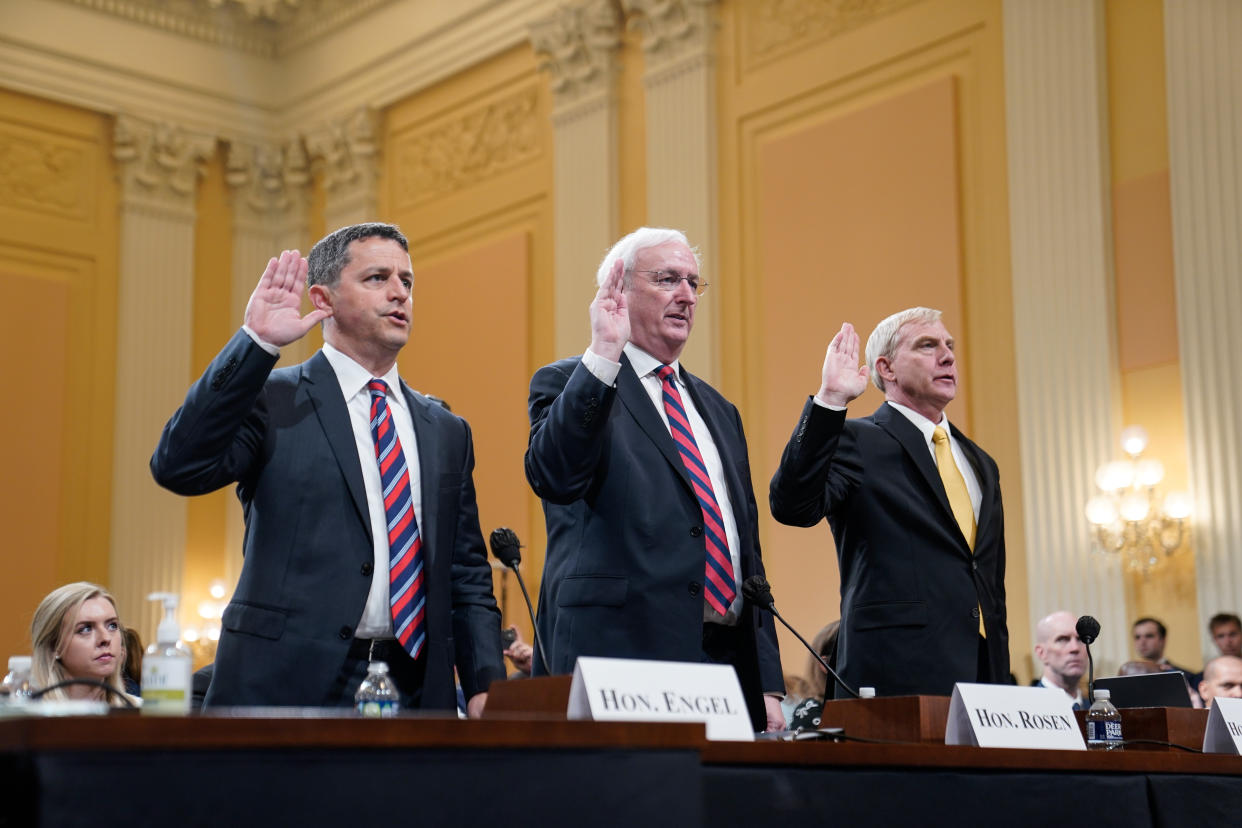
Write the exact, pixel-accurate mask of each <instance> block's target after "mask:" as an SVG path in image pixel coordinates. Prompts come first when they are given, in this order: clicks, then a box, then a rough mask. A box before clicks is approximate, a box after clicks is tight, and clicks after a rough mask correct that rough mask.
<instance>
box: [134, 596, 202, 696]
mask: <svg viewBox="0 0 1242 828" xmlns="http://www.w3.org/2000/svg"><path fill="white" fill-rule="evenodd" d="M147 600H148V601H162V602H163V604H164V620H162V621H160V626H159V629H158V630H157V632H156V635H155V643H154V644H152V645H151V646H150V647H147V654H146V656H145V657H144V658H143V659H142V712H143V713H151V714H154V715H157V716H159V715H163V716H184V715H186V714H187V713H189V712H190V697H191V692H190V686H191V685H190V681H191V678H190V676H191V673H193V671H194V659H193V658H192V657H191V655H190V650H189V648H188V647H186V646H185V644H183V643H182V642H181V627H180V626H179V625H178V624H177V603H178V601H177V596H176V595H175V594H174V593H171V592H152V593H151V594H150V595H148V596H147Z"/></svg>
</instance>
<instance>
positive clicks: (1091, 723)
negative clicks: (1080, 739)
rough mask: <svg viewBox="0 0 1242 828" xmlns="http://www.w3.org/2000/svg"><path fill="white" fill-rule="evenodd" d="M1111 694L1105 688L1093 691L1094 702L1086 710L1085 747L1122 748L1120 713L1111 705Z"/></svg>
mask: <svg viewBox="0 0 1242 828" xmlns="http://www.w3.org/2000/svg"><path fill="white" fill-rule="evenodd" d="M1111 695H1112V694H1111V693H1109V691H1107V690H1103V689H1101V690H1096V691H1095V702H1094V703H1093V704H1092V705H1091V709H1090V710H1088V711H1087V749H1088V750H1124V749H1125V745H1124V743H1123V742H1122V740H1121V714H1120V713H1119V712H1117V708H1115V707H1113V703H1112V701H1111V700H1110V698H1109V697H1110V696H1111Z"/></svg>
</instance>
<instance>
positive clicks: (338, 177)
mask: <svg viewBox="0 0 1242 828" xmlns="http://www.w3.org/2000/svg"><path fill="white" fill-rule="evenodd" d="M302 137H303V140H304V141H305V143H306V150H307V152H308V153H309V155H310V159H311V162H312V164H314V165H315V167H316V168H317V169H318V170H319V171H320V172H321V173H322V174H323V188H324V192H325V194H326V196H327V204H326V205H325V210H324V217H325V219H326V220H327V224H328V229H329V230H332V229H335V227H337V226H339V225H340V224H349V223H352V222H356V221H365V220H367V219H372V218H374V217H375V211H376V210H377V209H378V207H379V200H378V181H379V173H380V135H379V113H378V112H377V111H376V110H374V109H372V108H370V107H366V106H362V107H358V108H357V109H355V110H354V111H353V112H350V113H349V114H347V115H343V116H341V117H339V118H337V119H335V120H333V121H330V122H328V123H327V124H324V125H322V126H320V127H317V128H315V129H311V130H308V131H307V132H305V133H304V134H303V136H302Z"/></svg>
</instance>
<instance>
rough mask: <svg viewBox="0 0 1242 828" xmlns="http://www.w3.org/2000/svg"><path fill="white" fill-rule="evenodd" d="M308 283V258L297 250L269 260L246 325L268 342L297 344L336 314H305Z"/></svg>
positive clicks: (330, 312) (279, 344) (280, 346)
mask: <svg viewBox="0 0 1242 828" xmlns="http://www.w3.org/2000/svg"><path fill="white" fill-rule="evenodd" d="M305 284H306V259H304V258H302V256H301V255H300V254H299V253H298V251H296V250H285V251H282V252H281V254H280V256H279V258H277V257H273V258H271V259H269V260H268V262H267V268H266V269H265V270H264V271H263V275H262V276H260V277H259V284H257V285H256V286H255V288H254V293H251V294H250V301H249V302H247V303H246V326H247V327H248V328H250V330H252V331H254V332H255V335H256V336H258V337H259V339H262V340H263V341H264V342H268V343H271V344H272V345H275V346H276V347H277V348H283V347H284V346H285V345H288V344H289V343H290V342H296V341H297V340H299V339H301V338H302V337H304V336H306V333H307V332H308V331H309V330H310V329H311V328H313V327H315V325H317V324H319V323H320V322H321V321H323V320H324V319H326V318H328V317H329V316H331V315H332V311H330V310H312V311H311V312H310V313H308V314H306V316H303V315H302V287H303V285H305Z"/></svg>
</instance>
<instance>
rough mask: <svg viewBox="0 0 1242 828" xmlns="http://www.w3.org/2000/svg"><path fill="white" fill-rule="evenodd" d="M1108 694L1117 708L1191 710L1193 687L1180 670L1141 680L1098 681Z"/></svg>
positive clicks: (1117, 677)
mask: <svg viewBox="0 0 1242 828" xmlns="http://www.w3.org/2000/svg"><path fill="white" fill-rule="evenodd" d="M1095 687H1096V689H1097V690H1107V691H1108V692H1109V696H1110V699H1109V700H1110V701H1112V703H1113V706H1114V707H1191V706H1192V705H1191V703H1190V685H1189V684H1188V683H1187V682H1186V675H1185V674H1184V673H1182V672H1180V671H1178V670H1174V671H1172V672H1169V673H1146V674H1144V675H1138V676H1109V677H1108V678H1098V679H1096V680H1095Z"/></svg>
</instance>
